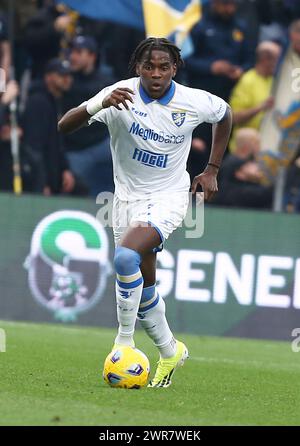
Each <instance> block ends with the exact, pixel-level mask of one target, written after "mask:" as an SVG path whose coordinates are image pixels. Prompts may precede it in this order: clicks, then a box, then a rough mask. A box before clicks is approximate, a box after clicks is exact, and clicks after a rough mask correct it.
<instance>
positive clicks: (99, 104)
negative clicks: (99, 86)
mask: <svg viewBox="0 0 300 446" xmlns="http://www.w3.org/2000/svg"><path fill="white" fill-rule="evenodd" d="M131 94H134V92H133V91H132V90H131V89H130V88H126V87H124V88H121V87H119V88H115V89H114V90H112V91H111V92H109V93H108V94H107V88H104V90H102V91H100V93H98V94H97V95H96V96H94V97H93V98H91V99H89V100H88V101H87V102H86V103H85V104H82V105H79V106H78V107H75V108H72V109H71V110H69V111H68V112H67V113H66V114H65V115H64V116H63V117H62V118H61V119H60V121H59V122H58V130H59V131H60V132H62V133H65V134H66V133H71V132H74V131H75V130H78V129H80V128H81V127H83V126H85V125H87V124H88V122H89V120H90V119H91V117H92V116H94V115H95V114H97V113H98V112H99V111H101V110H103V109H104V108H108V107H115V108H116V109H117V110H122V108H121V107H120V104H123V105H124V107H125V109H127V110H128V108H129V107H128V104H127V103H126V101H127V100H128V101H130V102H133V99H132V97H131Z"/></svg>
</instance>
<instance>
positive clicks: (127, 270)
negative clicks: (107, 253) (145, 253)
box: [114, 246, 141, 275]
mask: <svg viewBox="0 0 300 446" xmlns="http://www.w3.org/2000/svg"><path fill="white" fill-rule="evenodd" d="M140 263H141V256H140V254H139V253H138V252H137V251H134V250H133V249H130V248H125V247H123V246H118V247H117V248H116V251H115V257H114V266H115V269H116V272H117V273H118V274H121V275H130V274H135V273H136V272H137V270H138V268H139V266H140Z"/></svg>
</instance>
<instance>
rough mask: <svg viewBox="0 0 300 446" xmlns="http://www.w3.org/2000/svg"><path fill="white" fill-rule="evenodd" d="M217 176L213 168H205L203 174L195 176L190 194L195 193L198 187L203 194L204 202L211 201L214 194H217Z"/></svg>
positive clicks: (216, 171)
mask: <svg viewBox="0 0 300 446" xmlns="http://www.w3.org/2000/svg"><path fill="white" fill-rule="evenodd" d="M217 174H218V170H217V169H215V168H214V167H211V166H208V167H206V169H205V170H204V172H203V173H201V174H200V175H197V176H195V178H194V180H193V183H192V188H191V190H192V193H193V194H194V193H196V191H197V187H198V185H200V186H201V187H202V190H203V192H204V200H208V201H209V200H211V199H212V197H213V196H214V195H215V193H216V192H218V182H217Z"/></svg>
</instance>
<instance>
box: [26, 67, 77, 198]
mask: <svg viewBox="0 0 300 446" xmlns="http://www.w3.org/2000/svg"><path fill="white" fill-rule="evenodd" d="M71 82H72V78H71V74H70V69H69V66H68V62H62V61H60V60H59V59H53V60H51V61H50V62H49V63H48V65H47V67H46V70H45V74H44V78H43V81H36V82H35V83H34V84H33V85H32V88H31V91H30V95H29V98H28V102H27V106H26V109H25V112H24V115H23V120H22V122H23V131H24V142H25V144H26V145H28V146H29V147H30V148H31V150H32V152H33V153H34V154H35V160H36V164H37V166H38V169H37V172H38V177H37V178H36V184H35V188H34V192H42V193H43V194H44V195H46V196H49V195H52V194H59V193H71V192H75V190H74V188H75V179H74V176H73V174H72V172H71V171H70V169H69V166H68V162H67V159H66V157H65V154H64V152H63V148H62V143H61V139H60V138H61V137H60V134H59V133H58V131H57V122H58V118H59V116H60V112H59V100H60V99H61V97H62V95H63V94H64V92H65V91H66V90H67V89H69V88H70V85H71Z"/></svg>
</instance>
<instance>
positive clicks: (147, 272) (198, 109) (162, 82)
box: [59, 37, 232, 387]
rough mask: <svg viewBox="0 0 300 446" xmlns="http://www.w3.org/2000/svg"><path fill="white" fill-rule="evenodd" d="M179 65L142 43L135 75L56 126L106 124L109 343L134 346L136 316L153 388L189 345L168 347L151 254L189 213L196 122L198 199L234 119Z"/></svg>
mask: <svg viewBox="0 0 300 446" xmlns="http://www.w3.org/2000/svg"><path fill="white" fill-rule="evenodd" d="M182 64H183V61H182V59H181V56H180V50H179V48H177V47H176V46H175V45H174V44H172V43H171V42H170V41H168V40H167V39H163V38H153V37H150V38H148V39H145V40H143V41H142V42H141V43H140V44H139V45H138V46H137V48H136V49H135V51H134V53H133V55H132V58H131V61H130V65H129V66H130V69H131V70H133V71H135V73H136V77H133V78H131V79H127V80H122V81H120V82H117V83H116V84H114V85H112V86H109V87H107V88H104V89H103V90H102V91H100V93H98V94H97V95H96V96H94V97H93V98H91V99H89V100H88V101H86V102H85V103H83V104H81V105H80V106H78V107H77V108H74V109H72V110H70V111H68V112H67V113H66V114H65V115H64V116H63V117H62V119H61V120H60V122H59V129H60V130H61V131H62V132H66V133H67V132H71V131H74V130H76V129H78V128H80V127H81V126H83V125H86V124H92V123H93V122H95V121H100V122H102V123H105V124H106V125H107V127H108V130H109V133H110V137H111V150H112V158H113V166H114V182H115V195H114V205H113V230H114V237H115V243H116V250H115V257H114V266H115V269H116V275H117V280H116V300H117V315H118V322H119V329H118V334H117V337H116V339H115V346H117V345H129V346H134V340H133V335H134V327H135V322H136V318H138V319H139V320H140V322H141V325H142V326H143V328H144V329H145V331H146V333H147V334H148V335H149V337H150V338H151V339H152V340H153V342H154V344H155V345H156V346H157V348H158V350H159V353H160V360H159V362H158V367H157V370H156V373H155V376H154V378H153V379H152V380H151V382H150V384H149V386H150V387H168V386H169V385H170V384H171V377H172V375H173V373H174V371H175V369H176V368H177V367H178V366H179V365H183V363H184V361H185V359H186V358H187V357H188V350H187V347H186V346H185V345H184V344H183V343H182V342H180V341H178V340H175V338H174V336H173V334H172V332H171V330H170V328H169V325H168V322H167V320H166V316H165V303H164V301H163V299H162V298H161V297H160V296H159V294H158V292H157V290H156V287H155V281H156V276H155V271H156V252H157V251H159V250H161V245H162V243H163V242H164V241H165V240H166V239H167V238H168V237H169V235H170V234H171V233H172V232H173V231H174V230H175V229H176V228H177V227H178V226H179V225H180V224H181V223H182V221H183V219H184V217H185V214H186V211H187V206H188V195H189V189H190V180H189V175H188V173H187V172H186V161H187V157H188V154H189V150H190V145H191V137H192V132H193V130H194V128H195V127H197V126H198V125H199V124H201V123H202V122H208V123H212V124H214V125H213V142H212V148H211V154H210V158H209V162H208V165H207V167H206V168H205V170H204V172H203V173H201V174H199V175H197V176H196V177H195V178H194V180H193V182H192V192H193V193H194V192H196V189H197V186H198V185H201V187H202V189H203V192H204V198H205V199H210V198H211V197H212V196H213V194H214V193H215V192H216V191H217V173H218V170H219V167H220V164H221V161H222V157H223V154H224V151H225V148H226V146H227V143H228V138H229V134H230V131H231V121H232V118H231V111H230V107H229V106H228V105H227V104H226V102H224V101H223V100H222V99H220V98H219V97H216V96H214V95H212V94H210V93H208V92H206V91H202V90H198V89H192V88H188V87H186V86H183V85H181V84H178V83H176V82H175V81H174V80H173V78H174V77H175V75H176V72H177V69H178V68H180V67H181V66H182ZM99 175H101V172H99ZM125 216H126V222H125V224H124V218H125Z"/></svg>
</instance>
